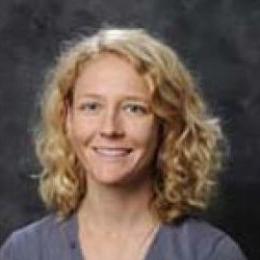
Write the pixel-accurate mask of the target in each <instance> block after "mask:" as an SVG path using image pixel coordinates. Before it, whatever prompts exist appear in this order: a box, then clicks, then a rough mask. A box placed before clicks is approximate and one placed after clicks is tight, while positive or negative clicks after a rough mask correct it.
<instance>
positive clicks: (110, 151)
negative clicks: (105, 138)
mask: <svg viewBox="0 0 260 260" xmlns="http://www.w3.org/2000/svg"><path fill="white" fill-rule="evenodd" d="M94 151H95V152H96V153H98V154H99V155H102V156H105V157H110V158H117V157H122V156H126V155H128V154H129V153H131V151H132V149H130V148H110V147H94Z"/></svg>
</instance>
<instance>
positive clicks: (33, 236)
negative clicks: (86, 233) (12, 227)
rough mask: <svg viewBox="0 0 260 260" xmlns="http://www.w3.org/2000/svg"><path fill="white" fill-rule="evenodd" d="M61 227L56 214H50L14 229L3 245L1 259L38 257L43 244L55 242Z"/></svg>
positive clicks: (0, 250)
mask: <svg viewBox="0 0 260 260" xmlns="http://www.w3.org/2000/svg"><path fill="white" fill-rule="evenodd" d="M59 227H60V223H59V222H58V220H57V218H56V216H55V215H48V216H46V217H44V218H42V219H40V220H38V221H36V222H33V223H31V224H29V225H27V226H25V227H23V228H20V229H18V230H16V231H14V232H13V233H12V234H11V235H10V236H9V237H8V238H7V240H6V241H5V243H4V244H3V246H2V247H1V249H0V259H1V260H2V259H8V260H9V259H12V260H13V259H26V260H29V259H38V255H39V254H41V251H42V245H44V246H46V247H48V245H49V244H51V243H53V242H55V240H56V237H57V234H58V233H59V232H57V231H58V230H59ZM45 249H46V248H45Z"/></svg>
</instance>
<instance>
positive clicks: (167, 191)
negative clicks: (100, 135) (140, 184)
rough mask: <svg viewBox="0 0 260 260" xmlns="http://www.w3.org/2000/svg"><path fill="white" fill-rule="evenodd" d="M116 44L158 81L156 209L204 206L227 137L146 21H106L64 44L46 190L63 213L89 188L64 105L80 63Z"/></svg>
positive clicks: (49, 95)
mask: <svg viewBox="0 0 260 260" xmlns="http://www.w3.org/2000/svg"><path fill="white" fill-rule="evenodd" d="M104 52H110V53H114V54H116V55H120V56H121V57H123V58H126V59H127V60H128V61H129V62H131V63H132V64H133V66H134V67H135V68H136V70H137V71H138V72H139V73H140V75H142V76H144V77H146V78H149V80H152V82H153V85H154V86H155V93H154V98H153V111H154V114H155V115H156V117H157V118H158V120H159V124H160V143H159V149H158V153H157V155H156V157H157V161H156V174H155V175H154V176H153V177H154V178H153V179H154V185H153V194H154V196H153V198H152V201H151V205H152V209H153V212H154V213H155V214H156V215H157V217H158V218H159V219H160V220H161V221H163V222H169V221H174V220H176V219H177V218H179V217H181V216H184V215H188V214H191V213H193V212H195V211H197V210H200V209H203V208H205V207H206V205H207V204H208V201H209V198H210V194H211V193H212V187H213V186H214V183H215V182H216V173H217V172H218V170H219V169H220V168H221V165H222V163H221V162H222V157H223V156H222V155H223V151H222V147H223V143H224V137H223V134H222V131H221V127H220V123H219V119H218V118H216V117H213V116H212V115H210V114H209V111H208V108H207V106H206V104H205V101H204V100H203V98H202V95H201V94H200V93H199V90H198V89H197V86H196V84H195V82H194V78H193V77H192V75H191V74H190V72H189V71H188V70H187V68H186V67H185V66H184V65H183V63H182V62H181V60H180V58H179V57H178V56H177V54H176V53H175V51H174V50H172V49H171V48H170V47H168V46H167V45H165V44H164V43H162V42H161V41H158V40H157V39H155V38H154V37H152V36H151V35H149V34H148V33H147V32H145V31H144V30H143V29H103V30H100V31H98V32H97V33H96V34H95V35H93V36H91V37H83V38H82V39H80V40H79V41H77V42H76V43H74V44H73V45H71V46H69V48H67V49H66V50H65V51H63V52H62V53H61V55H60V57H59V58H58V60H57V64H56V66H55V67H54V69H53V70H52V71H51V73H50V75H49V78H48V80H47V83H46V85H47V87H46V89H45V90H44V91H45V92H44V96H43V98H42V104H41V108H42V110H41V111H42V115H41V123H40V124H39V127H38V131H37V135H36V151H37V155H38V158H39V160H40V162H41V165H42V166H43V172H42V174H41V179H40V193H41V196H42V199H43V201H44V202H45V204H46V205H47V206H48V207H51V208H53V209H54V210H55V211H56V212H57V213H58V215H60V216H61V217H63V218H65V217H67V216H69V215H70V214H72V213H73V212H75V211H76V210H77V209H78V207H79V205H80V203H81V201H82V199H83V197H84V196H85V194H86V191H87V183H86V178H85V175H84V174H85V173H84V170H83V168H82V167H81V166H80V163H79V161H78V159H77V157H76V155H75V153H74V151H73V149H72V147H71V144H70V142H69V140H68V138H67V134H66V127H65V121H66V109H67V106H68V104H70V102H72V101H71V100H72V98H71V97H72V95H73V86H74V83H75V80H76V79H77V77H78V75H79V73H80V71H81V69H82V67H83V66H84V65H85V64H86V62H87V61H89V60H91V59H93V58H94V57H95V56H97V55H99V54H101V53H104Z"/></svg>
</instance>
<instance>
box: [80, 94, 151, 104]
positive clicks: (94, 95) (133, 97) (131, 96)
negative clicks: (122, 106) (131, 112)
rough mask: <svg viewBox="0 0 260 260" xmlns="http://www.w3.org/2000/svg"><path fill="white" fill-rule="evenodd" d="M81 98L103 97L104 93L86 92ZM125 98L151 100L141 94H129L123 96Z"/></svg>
mask: <svg viewBox="0 0 260 260" xmlns="http://www.w3.org/2000/svg"><path fill="white" fill-rule="evenodd" d="M80 98H97V99H103V96H102V95H98V94H92V93H85V94H83V95H82V96H81V97H80ZM123 98H124V100H129V101H131V100H132V101H133V100H138V101H142V102H149V100H148V99H147V98H144V97H140V96H136V95H127V96H123Z"/></svg>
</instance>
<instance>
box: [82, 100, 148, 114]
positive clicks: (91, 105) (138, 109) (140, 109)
mask: <svg viewBox="0 0 260 260" xmlns="http://www.w3.org/2000/svg"><path fill="white" fill-rule="evenodd" d="M101 107H102V104H100V103H98V102H94V101H93V102H85V103H83V104H81V105H80V106H79V109H80V110H83V111H88V112H96V111H97V110H98V109H100V108H101ZM123 110H125V111H127V112H129V113H131V114H138V115H142V114H146V113H148V109H147V108H146V107H144V106H142V105H139V104H126V105H125V106H123Z"/></svg>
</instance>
